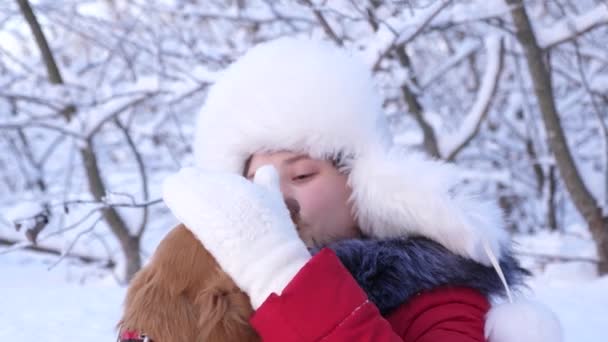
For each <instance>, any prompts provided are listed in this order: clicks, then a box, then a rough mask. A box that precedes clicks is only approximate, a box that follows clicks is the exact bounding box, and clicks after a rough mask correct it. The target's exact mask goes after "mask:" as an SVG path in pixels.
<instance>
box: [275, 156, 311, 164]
mask: <svg viewBox="0 0 608 342" xmlns="http://www.w3.org/2000/svg"><path fill="white" fill-rule="evenodd" d="M302 159H310V157H309V156H307V155H305V154H300V155H297V156H293V157H291V158H287V159H285V160H283V162H282V163H281V164H284V165H290V164H293V163H295V162H297V161H300V160H302Z"/></svg>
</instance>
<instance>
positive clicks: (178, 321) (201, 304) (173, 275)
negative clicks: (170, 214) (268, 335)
mask: <svg viewBox="0 0 608 342" xmlns="http://www.w3.org/2000/svg"><path fill="white" fill-rule="evenodd" d="M252 313H253V309H252V307H251V304H250V302H249V298H248V297H247V295H246V294H245V293H244V292H242V291H241V290H240V289H239V288H238V287H237V286H236V284H235V283H234V282H233V281H232V279H230V277H229V276H228V275H227V274H226V273H225V272H223V271H222V270H221V268H220V267H219V265H218V264H217V263H216V262H215V259H214V258H213V257H212V256H211V254H209V252H208V251H207V250H206V249H205V248H204V247H203V245H202V244H201V243H200V242H199V241H198V240H197V239H196V237H195V236H194V235H193V234H192V233H191V232H190V231H189V230H188V229H187V228H186V227H185V226H183V225H180V226H178V227H176V228H174V229H173V230H172V231H171V232H169V234H168V235H167V236H166V237H165V238H164V239H163V240H162V241H161V243H160V244H159V246H158V248H157V249H156V251H155V253H154V255H153V256H152V259H151V261H150V263H149V264H148V265H147V266H145V267H144V268H142V270H141V271H139V272H138V273H137V274H136V275H135V277H134V278H133V280H132V281H131V284H130V285H129V288H128V290H127V296H126V299H125V303H124V314H123V317H122V319H121V320H120V322H119V323H118V329H119V331H120V332H121V333H122V332H123V331H137V332H141V333H145V334H146V335H147V336H149V337H150V338H151V339H152V341H154V342H182V341H183V342H191V341H220V342H221V341H259V337H258V336H257V334H256V333H255V331H254V330H253V328H252V327H251V326H250V325H249V323H248V321H249V317H250V316H251V314H252Z"/></svg>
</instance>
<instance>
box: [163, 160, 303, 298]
mask: <svg viewBox="0 0 608 342" xmlns="http://www.w3.org/2000/svg"><path fill="white" fill-rule="evenodd" d="M163 199H164V201H165V203H166V204H167V206H168V207H169V209H171V211H172V212H173V214H174V215H175V216H176V217H177V218H178V219H179V220H180V221H181V222H183V223H184V224H185V225H186V226H187V227H188V228H189V229H190V230H191V231H192V233H194V235H195V236H196V237H197V238H198V239H199V240H200V241H201V242H202V244H203V245H204V246H205V248H207V250H209V252H210V253H211V254H212V255H213V256H214V257H215V259H216V261H217V262H218V264H219V265H220V266H221V267H222V269H223V270H224V271H225V272H226V273H228V275H230V276H231V277H232V279H233V280H234V282H235V283H236V284H237V285H238V286H239V287H240V288H241V289H242V290H243V291H245V292H246V293H247V294H248V295H249V297H250V299H251V303H252V306H253V308H254V309H257V308H258V307H259V306H260V305H261V304H262V303H263V302H264V300H266V298H267V297H268V296H269V295H270V294H271V293H273V292H275V293H277V294H280V293H281V292H282V291H283V289H284V288H285V286H286V285H287V284H288V283H289V282H290V281H291V279H292V278H293V277H294V276H295V274H296V273H297V272H298V271H299V270H300V268H302V266H304V264H306V262H307V261H308V260H309V259H310V258H311V256H310V253H309V252H308V250H307V248H306V246H305V245H304V243H303V242H302V241H301V240H300V238H299V236H298V234H297V231H296V227H295V225H294V223H293V222H292V220H291V217H290V214H289V210H288V209H287V207H286V205H285V202H284V200H283V196H282V194H281V191H280V185H279V176H278V174H277V171H276V170H275V169H274V167H272V166H269V165H267V166H263V167H261V168H260V169H259V170H258V171H257V172H256V175H255V177H254V180H253V182H250V181H249V180H247V179H246V178H244V177H241V176H238V175H235V174H229V173H217V172H205V171H200V170H197V169H194V168H184V169H182V170H180V171H179V172H178V173H176V174H174V175H171V176H169V177H168V178H167V179H166V180H165V182H164V184H163Z"/></svg>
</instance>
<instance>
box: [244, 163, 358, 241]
mask: <svg viewBox="0 0 608 342" xmlns="http://www.w3.org/2000/svg"><path fill="white" fill-rule="evenodd" d="M264 165H272V166H274V167H275V168H276V169H277V171H278V173H279V176H280V179H281V192H282V193H283V198H285V200H286V201H287V203H288V206H289V207H290V209H294V205H293V200H295V201H297V204H298V205H296V207H299V212H298V214H299V215H297V218H296V219H295V223H296V226H297V228H298V233H299V234H300V237H301V238H302V240H303V241H304V243H306V245H307V246H308V247H315V246H322V245H325V244H327V243H330V242H334V241H338V240H343V239H348V238H355V237H359V236H360V231H359V229H358V227H357V224H356V223H355V220H354V217H353V214H352V207H351V205H350V202H349V200H348V199H349V197H350V195H351V189H350V187H349V186H348V184H347V176H346V175H345V174H342V173H340V172H339V171H338V169H337V168H336V167H335V166H334V165H333V164H332V163H331V162H329V161H326V160H318V159H311V158H310V157H308V156H306V155H302V154H296V153H292V152H274V153H259V154H254V155H253V156H252V157H251V159H250V160H249V162H248V165H247V166H246V169H245V175H246V176H247V178H248V179H253V176H254V175H255V172H256V171H257V169H258V168H260V167H261V166H264ZM290 199H291V200H290Z"/></svg>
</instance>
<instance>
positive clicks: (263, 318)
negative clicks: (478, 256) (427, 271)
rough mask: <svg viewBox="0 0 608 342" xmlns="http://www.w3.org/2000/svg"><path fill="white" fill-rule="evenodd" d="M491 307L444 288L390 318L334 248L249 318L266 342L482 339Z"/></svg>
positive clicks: (471, 293)
mask: <svg viewBox="0 0 608 342" xmlns="http://www.w3.org/2000/svg"><path fill="white" fill-rule="evenodd" d="M489 308H490V305H489V303H488V301H487V299H486V298H485V297H484V296H483V295H482V294H481V293H479V292H477V291H475V290H472V289H468V288H454V287H450V288H447V287H444V288H438V289H435V290H433V291H429V292H424V293H420V294H418V295H417V296H415V297H414V298H412V299H410V300H409V301H407V302H406V303H404V304H402V305H401V306H400V307H398V308H397V309H396V310H394V311H393V312H392V313H391V314H389V315H388V316H387V317H382V316H381V315H380V312H379V311H378V308H377V307H376V306H375V305H374V304H373V303H371V302H370V301H368V300H367V296H366V294H365V292H364V291H363V290H362V289H361V288H360V287H359V285H358V284H357V282H356V281H355V279H354V278H353V277H352V276H351V274H350V273H349V272H348V270H347V269H346V268H345V267H344V266H343V265H342V263H341V262H340V260H339V259H338V257H337V256H336V255H335V254H334V252H333V251H331V250H330V249H324V250H322V251H321V252H319V253H318V254H316V255H315V256H314V257H313V258H312V259H311V260H310V261H309V262H308V263H307V264H306V265H305V266H304V267H303V268H302V269H301V270H300V272H298V274H297V275H296V276H295V277H294V279H293V280H292V281H291V282H290V283H289V284H288V285H287V287H286V288H285V289H284V290H283V293H282V294H281V295H280V296H279V295H276V294H272V295H270V296H269V297H268V299H266V301H265V302H264V303H263V304H262V306H260V307H259V308H258V310H257V311H256V312H255V313H254V315H253V316H252V317H251V324H252V325H253V327H254V328H255V329H256V330H257V332H258V333H259V334H260V336H261V337H262V339H263V340H264V341H268V342H273V341H281V342H285V341H326V342H331V341H377V342H388V341H408V342H438V341H446V342H474V341H475V342H478V341H485V340H484V337H483V326H484V316H485V314H486V313H487V311H488V310H489Z"/></svg>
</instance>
